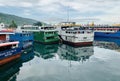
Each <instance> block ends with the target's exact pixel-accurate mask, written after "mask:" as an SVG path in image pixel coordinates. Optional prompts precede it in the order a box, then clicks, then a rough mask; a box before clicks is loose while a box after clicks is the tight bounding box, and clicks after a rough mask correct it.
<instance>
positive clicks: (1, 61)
mask: <svg viewBox="0 0 120 81" xmlns="http://www.w3.org/2000/svg"><path fill="white" fill-rule="evenodd" d="M20 56H21V54H20V53H18V54H16V55H14V56H10V57H7V58H5V59H2V60H0V65H3V64H6V63H8V62H10V61H12V60H15V59H17V58H19V57H20Z"/></svg>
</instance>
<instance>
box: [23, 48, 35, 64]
mask: <svg viewBox="0 0 120 81" xmlns="http://www.w3.org/2000/svg"><path fill="white" fill-rule="evenodd" d="M33 58H34V48H33V46H32V47H29V48H27V49H25V50H24V51H23V53H22V54H21V60H22V62H28V61H30V60H32V59H33Z"/></svg>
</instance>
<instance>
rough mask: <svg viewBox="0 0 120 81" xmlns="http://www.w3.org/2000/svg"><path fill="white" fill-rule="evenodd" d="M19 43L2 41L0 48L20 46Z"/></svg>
mask: <svg viewBox="0 0 120 81" xmlns="http://www.w3.org/2000/svg"><path fill="white" fill-rule="evenodd" d="M18 43H19V42H18V41H14V42H9V41H0V47H3V46H8V45H15V44H18Z"/></svg>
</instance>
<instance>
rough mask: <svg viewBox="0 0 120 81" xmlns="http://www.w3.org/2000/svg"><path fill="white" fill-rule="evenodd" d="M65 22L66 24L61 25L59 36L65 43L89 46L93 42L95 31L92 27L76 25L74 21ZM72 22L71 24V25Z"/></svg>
mask: <svg viewBox="0 0 120 81" xmlns="http://www.w3.org/2000/svg"><path fill="white" fill-rule="evenodd" d="M71 23H73V24H70V22H68V25H67V22H65V26H64V25H63V26H61V27H59V28H61V29H58V30H59V36H60V38H61V39H62V41H63V43H65V44H68V45H72V46H75V47H77V46H89V45H92V44H93V40H94V31H93V29H92V28H90V27H84V26H79V25H75V23H74V22H71ZM69 24H70V25H69Z"/></svg>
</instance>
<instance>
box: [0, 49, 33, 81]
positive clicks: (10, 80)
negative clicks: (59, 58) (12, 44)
mask: <svg viewBox="0 0 120 81" xmlns="http://www.w3.org/2000/svg"><path fill="white" fill-rule="evenodd" d="M33 58H34V53H33V47H29V48H26V49H25V50H24V52H23V53H22V54H21V58H19V59H16V60H14V61H12V62H10V63H8V64H5V65H4V66H1V67H0V81H16V78H17V75H18V74H19V71H20V67H22V66H23V65H22V64H23V63H24V62H28V61H30V60H32V59H33Z"/></svg>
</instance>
